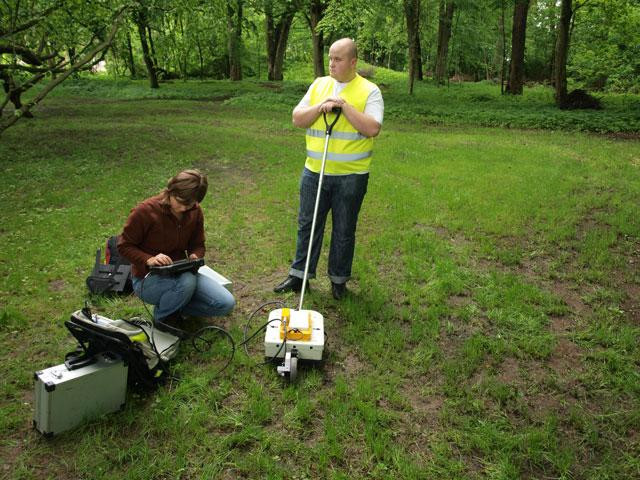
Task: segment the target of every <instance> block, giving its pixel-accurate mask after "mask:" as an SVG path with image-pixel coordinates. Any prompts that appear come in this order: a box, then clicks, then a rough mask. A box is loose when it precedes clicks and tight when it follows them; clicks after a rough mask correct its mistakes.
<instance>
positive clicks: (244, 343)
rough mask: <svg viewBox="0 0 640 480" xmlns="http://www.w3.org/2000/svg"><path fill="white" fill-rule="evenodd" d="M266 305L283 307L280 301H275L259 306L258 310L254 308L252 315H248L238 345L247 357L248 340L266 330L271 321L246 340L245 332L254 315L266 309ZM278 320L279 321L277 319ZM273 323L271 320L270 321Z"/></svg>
mask: <svg viewBox="0 0 640 480" xmlns="http://www.w3.org/2000/svg"><path fill="white" fill-rule="evenodd" d="M267 305H282V307H283V308H284V307H285V303H284V302H282V301H280V300H275V301H273V302H266V303H263V304H262V305H260V306H259V307H258V308H256V309H255V310H254V311H253V313H252V314H251V315H249V320H247V323H245V325H244V329H243V332H242V343H241V344H240V345H242V346H244V352H245V353H246V354H247V356H250V355H249V350H247V342H248V341H249V340H251V339H252V338H253V337H255V336H256V335H257V334H258V332H260V331H261V330H263V329H265V328H267V325H269V324H270V323H271V321H269V322H267V323H265V324H264V325H263V326H261V327H260V328H259V329H257V330H256V331H255V332H254V333H253V334H252V335H251V337H249V338H247V331H248V330H249V324H250V323H251V320H253V317H254V316H255V314H256V313H258V312H259V311H260V310H262V309H263V308H264V307H266V306H267ZM274 320H275V319H274ZM278 320H279V319H278ZM272 321H273V320H272Z"/></svg>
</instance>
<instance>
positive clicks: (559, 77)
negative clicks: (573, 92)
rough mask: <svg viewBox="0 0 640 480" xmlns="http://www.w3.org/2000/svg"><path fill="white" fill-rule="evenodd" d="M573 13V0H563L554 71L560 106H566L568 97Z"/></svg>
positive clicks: (556, 96)
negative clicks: (568, 64)
mask: <svg viewBox="0 0 640 480" xmlns="http://www.w3.org/2000/svg"><path fill="white" fill-rule="evenodd" d="M572 15H573V9H572V5H571V0H562V4H561V5H560V21H559V23H558V36H557V38H556V56H555V64H554V72H553V80H554V84H555V90H556V93H555V99H556V105H557V106H558V107H560V108H564V107H565V104H566V99H567V56H568V53H569V28H570V26H571V16H572Z"/></svg>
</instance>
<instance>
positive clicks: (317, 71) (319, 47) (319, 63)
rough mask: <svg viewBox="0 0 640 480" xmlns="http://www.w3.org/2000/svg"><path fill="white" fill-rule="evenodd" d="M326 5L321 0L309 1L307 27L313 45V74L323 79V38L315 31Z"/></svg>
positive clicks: (319, 32) (320, 32)
mask: <svg viewBox="0 0 640 480" xmlns="http://www.w3.org/2000/svg"><path fill="white" fill-rule="evenodd" d="M325 8H326V4H325V3H324V1H322V0H311V16H310V18H309V27H310V28H311V43H312V44H313V73H314V75H315V76H316V77H324V76H325V71H324V36H323V34H322V31H318V30H317V28H316V27H317V26H318V23H319V22H320V20H322V17H323V15H324V10H325Z"/></svg>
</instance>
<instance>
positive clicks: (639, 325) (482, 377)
mask: <svg viewBox="0 0 640 480" xmlns="http://www.w3.org/2000/svg"><path fill="white" fill-rule="evenodd" d="M70 85H71V84H70ZM78 85H80V86H79V87H77V88H78V89H79V91H77V92H75V96H74V95H72V94H73V93H74V92H73V91H72V88H75V87H73V85H72V86H71V87H65V89H66V90H60V91H59V92H57V93H56V95H55V96H53V97H51V98H49V99H47V100H46V101H45V102H44V103H43V104H42V105H41V106H40V107H39V108H38V109H37V110H36V112H35V113H36V118H35V119H33V120H28V121H27V120H21V121H20V122H19V123H18V124H17V125H16V126H14V127H12V128H10V129H9V130H7V131H6V132H5V133H4V134H3V135H2V137H0V167H1V169H2V173H3V181H2V185H3V188H2V189H0V211H1V215H0V265H1V266H2V267H3V268H2V270H3V275H2V277H1V278H0V345H1V346H2V349H1V350H0V363H1V364H2V365H3V375H2V376H1V377H0V431H2V433H3V434H2V436H1V437H0V478H7V479H9V478H10V479H29V478H33V479H41V478H52V479H66V478H69V479H72V478H73V479H76V478H83V479H85V478H86V479H89V478H91V479H93V478H100V479H102V478H104V479H120V478H131V479H150V478H157V479H162V478H167V479H168V478H181V479H199V478H203V479H204V478H207V479H208V478H221V479H236V478H247V479H260V478H270V479H279V478H287V479H316V478H332V479H353V478H372V479H397V478H402V479H414V478H424V479H431V478H442V479H450V478H492V479H516V478H563V479H625V478H639V477H640V460H639V458H640V436H639V429H640V370H639V369H640V348H639V345H638V337H639V333H640V273H639V270H638V265H639V264H640V215H639V214H638V205H639V204H640V142H639V141H638V140H637V139H636V140H633V139H631V140H629V139H626V140H624V139H618V138H612V137H605V136H600V135H594V134H587V133H579V132H559V131H553V130H519V129H504V128H489V127H482V126H468V125H462V124H456V122H455V121H452V122H451V123H450V124H444V125H443V124H440V125H437V124H438V123H441V122H431V120H430V119H429V118H428V116H427V117H425V118H423V117H420V116H419V115H415V116H414V115H410V116H409V117H410V118H408V119H405V118H403V115H402V114H401V113H400V112H399V111H398V109H399V108H400V107H399V105H400V104H401V103H402V101H404V100H402V98H401V96H400V95H399V94H398V96H397V99H398V101H397V102H393V101H392V102H389V101H387V105H388V110H389V112H390V115H389V116H388V118H387V120H386V121H385V125H384V128H383V131H382V133H381V135H380V137H379V138H378V139H377V140H376V145H375V152H376V153H375V156H374V160H373V163H372V173H371V178H370V183H369V191H368V194H367V197H366V199H365V203H364V206H363V210H362V213H361V218H360V222H359V225H358V240H357V246H356V259H355V262H354V278H353V280H352V282H351V283H350V284H349V287H350V291H351V293H350V295H349V296H348V297H347V298H346V299H345V300H344V301H342V302H336V301H334V300H333V299H332V298H331V294H330V284H329V281H328V279H327V278H326V276H325V275H324V271H325V270H326V254H327V252H328V248H327V246H328V237H327V238H325V248H324V251H323V255H322V257H321V261H320V265H319V272H318V273H319V278H318V279H317V280H314V281H313V282H312V290H311V292H310V293H309V295H308V296H306V297H305V298H306V302H305V307H306V308H312V309H314V310H317V311H319V312H321V313H322V314H323V315H324V316H325V329H326V331H327V333H328V340H327V346H326V351H325V360H324V362H323V364H321V365H316V366H313V365H305V366H302V367H301V368H300V372H299V382H298V383H297V384H295V385H288V384H286V383H285V382H283V381H282V380H281V379H280V378H279V377H278V376H277V374H276V372H275V367H273V366H257V365H256V364H257V363H258V362H260V361H262V359H263V357H262V346H261V340H262V336H261V335H259V336H258V339H257V341H256V342H254V343H253V344H251V346H250V348H249V351H250V353H251V357H250V358H249V357H247V356H246V355H245V354H244V352H242V351H239V352H238V353H237V354H236V357H235V359H234V361H233V363H232V364H231V366H230V367H229V368H228V369H227V370H225V371H224V372H223V373H222V374H221V375H218V376H215V375H213V372H214V371H215V365H216V362H217V359H216V358H212V357H211V356H208V355H201V354H198V353H197V352H195V351H194V350H193V349H192V348H191V347H190V346H188V345H185V346H184V348H182V349H181V351H180V354H179V356H178V358H177V359H176V360H175V361H174V362H173V372H174V373H175V374H176V375H177V376H179V377H180V379H181V380H180V381H179V382H173V383H171V384H169V385H166V386H164V387H161V388H160V389H159V390H158V391H157V392H155V393H152V394H149V395H139V394H136V393H133V392H130V393H129V395H128V397H127V404H126V407H125V410H124V411H123V412H121V413H118V414H112V415H108V416H105V417H103V418H99V419H96V420H93V421H91V422H89V423H86V424H84V425H83V426H81V427H79V428H77V429H75V430H73V431H71V432H68V433H64V434H61V435H60V436H58V437H56V438H54V439H53V440H46V439H44V438H42V437H41V436H40V435H39V434H38V433H37V432H35V431H34V430H32V428H31V418H32V414H33V393H32V390H33V372H34V371H35V370H39V369H41V368H43V367H45V366H50V365H54V364H58V363H61V361H62V359H63V356H64V354H65V353H66V352H68V351H70V350H72V349H73V348H74V341H73V340H72V338H71V336H70V335H69V334H68V332H67V331H66V330H65V328H64V326H63V322H64V320H65V319H67V318H68V316H69V314H70V313H71V312H73V311H74V310H77V309H79V308H81V307H82V306H83V303H84V300H85V299H86V298H87V292H86V288H85V285H84V280H85V278H86V276H87V275H88V273H89V271H90V270H91V267H92V263H93V259H94V255H95V250H96V249H97V248H99V247H101V246H102V245H103V244H104V240H105V238H106V237H108V236H109V235H112V234H114V233H117V232H119V231H120V229H121V227H122V225H123V222H124V220H125V218H126V216H127V214H128V212H129V210H130V209H131V207H132V206H134V205H135V203H136V202H138V201H140V200H142V199H144V198H146V197H147V196H149V195H152V194H154V193H156V192H158V191H159V190H160V189H161V188H162V187H163V185H164V183H165V182H166V180H167V179H168V178H169V177H170V176H171V175H173V174H174V173H176V172H177V171H179V170H180V169H182V168H186V167H191V166H195V167H198V168H200V169H202V170H204V171H205V172H207V173H208V175H209V182H210V190H209V194H208V196H207V198H206V199H205V201H204V204H203V207H204V210H205V216H206V232H207V244H208V252H207V256H206V258H207V261H208V263H209V264H210V265H212V266H213V267H214V268H215V269H216V270H218V271H220V272H221V273H223V274H224V275H226V276H227V277H229V278H231V279H232V280H233V282H234V293H235V295H236V298H237V300H238V305H237V308H236V310H235V311H234V313H233V314H232V315H231V316H230V317H228V318H225V319H223V320H222V321H221V324H222V325H224V326H225V327H226V328H229V329H230V330H231V332H232V334H233V335H234V337H235V338H236V339H238V340H239V339H240V338H241V336H242V327H243V326H244V324H245V322H246V321H247V318H248V316H249V315H250V314H251V312H253V311H254V310H255V309H256V308H257V307H258V306H259V305H260V304H262V303H263V302H266V301H270V300H275V299H282V300H284V301H285V302H287V303H288V304H290V306H292V307H294V306H297V302H296V300H297V297H296V296H294V295H286V296H284V297H281V296H276V295H275V294H273V293H272V291H271V289H272V288H273V286H274V285H275V284H276V283H278V282H279V281H280V280H282V279H283V278H284V276H285V275H286V273H287V271H288V266H289V263H290V261H291V259H292V255H293V253H294V248H295V230H296V214H297V204H298V200H297V198H298V181H299V175H300V172H301V168H302V164H303V151H304V141H303V132H302V131H300V130H297V129H295V128H293V127H292V126H291V122H290V110H291V108H292V106H293V104H295V101H296V100H297V98H298V97H299V96H300V95H301V93H300V91H304V85H303V84H291V86H292V88H291V91H285V92H282V93H279V92H277V91H272V90H269V91H268V92H265V89H264V87H261V86H260V85H259V84H257V83H256V84H251V83H249V82H244V83H242V84H239V85H241V86H236V85H234V84H231V83H227V84H224V85H226V86H225V87H219V86H218V87H216V93H215V94H212V95H203V96H202V97H201V98H198V100H192V99H190V98H186V97H193V95H192V92H191V93H188V94H182V93H180V92H181V91H182V90H184V88H186V87H184V86H183V85H181V84H178V83H176V84H175V85H174V86H166V85H165V86H164V87H163V88H162V89H161V90H160V91H159V93H158V94H162V95H164V96H166V98H163V99H158V98H140V97H141V96H140V95H136V93H135V90H136V88H137V87H130V86H126V85H125V86H122V88H121V89H120V90H113V92H114V93H113V95H110V94H107V93H106V92H107V91H108V90H109V89H110V88H112V87H110V86H109V85H107V84H102V85H100V84H96V83H94V84H91V85H94V86H93V87H91V88H92V89H94V91H93V93H91V92H89V93H88V92H87V88H88V87H87V86H86V85H87V84H78ZM219 85H222V84H219ZM225 88H226V89H228V90H229V92H226V93H225V92H224V91H223V90H224V89H225ZM239 88H242V89H243V92H242V93H243V94H242V95H237V89H239ZM392 88H395V87H392ZM421 88H422V87H421ZM172 92H173V93H172ZM472 93H473V92H472ZM476 93H477V92H476ZM158 94H155V93H154V95H158ZM428 94H429V91H428V90H426V89H425V90H424V91H423V93H422V95H428ZM278 95H279V96H278ZM393 95H394V94H393V91H392V93H391V97H390V98H391V99H393V98H394V96H393ZM417 95H421V93H420V92H417ZM274 98H279V99H280V100H281V102H280V103H279V104H277V105H276V106H274V108H269V106H268V103H269V101H271V100H273V99H274ZM252 99H253V100H252ZM514 101H516V100H514ZM252 102H253V103H252ZM407 102H408V101H407ZM480 102H481V103H482V102H485V100H481V101H480ZM443 105H444V103H443ZM425 108H426V107H425ZM452 108H454V109H455V107H452ZM481 110H482V109H478V110H477V111H481ZM394 111H395V113H394ZM479 115H480V114H479ZM629 115H630V117H629V118H631V117H633V116H634V115H636V114H635V113H630V114H629ZM636 116H637V115H636ZM634 118H635V117H634ZM429 122H431V123H429ZM598 122H600V120H598ZM433 123H436V125H434V124H433ZM477 123H481V124H482V122H477ZM622 130H624V129H622ZM328 230H330V229H328ZM328 233H330V232H329V231H328V232H327V234H328ZM96 308H97V309H98V310H99V311H101V312H102V313H104V314H105V315H109V316H113V317H123V316H124V317H130V316H134V315H143V314H144V309H143V307H142V304H141V303H140V301H139V300H137V299H135V298H133V297H129V298H124V299H115V300H99V301H97V303H96ZM266 315H267V312H265V314H264V318H260V319H259V320H256V321H255V325H254V327H257V326H258V325H259V324H261V323H263V322H264V321H266Z"/></svg>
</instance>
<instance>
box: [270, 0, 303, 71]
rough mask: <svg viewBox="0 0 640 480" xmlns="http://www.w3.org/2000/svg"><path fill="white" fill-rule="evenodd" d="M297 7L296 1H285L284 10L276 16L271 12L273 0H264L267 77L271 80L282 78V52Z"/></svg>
mask: <svg viewBox="0 0 640 480" xmlns="http://www.w3.org/2000/svg"><path fill="white" fill-rule="evenodd" d="M297 9H298V2H296V1H294V2H291V3H287V5H286V7H285V9H284V11H283V12H282V13H281V14H280V15H279V16H278V17H277V22H276V18H275V16H274V14H273V1H272V0H266V1H265V26H266V40H267V68H268V72H267V78H268V79H269V80H271V81H274V80H277V81H280V80H282V79H283V75H282V66H283V65H284V53H285V51H286V49H287V41H288V40H289V30H290V29H291V24H292V23H293V17H294V15H295V13H296V10H297Z"/></svg>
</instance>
